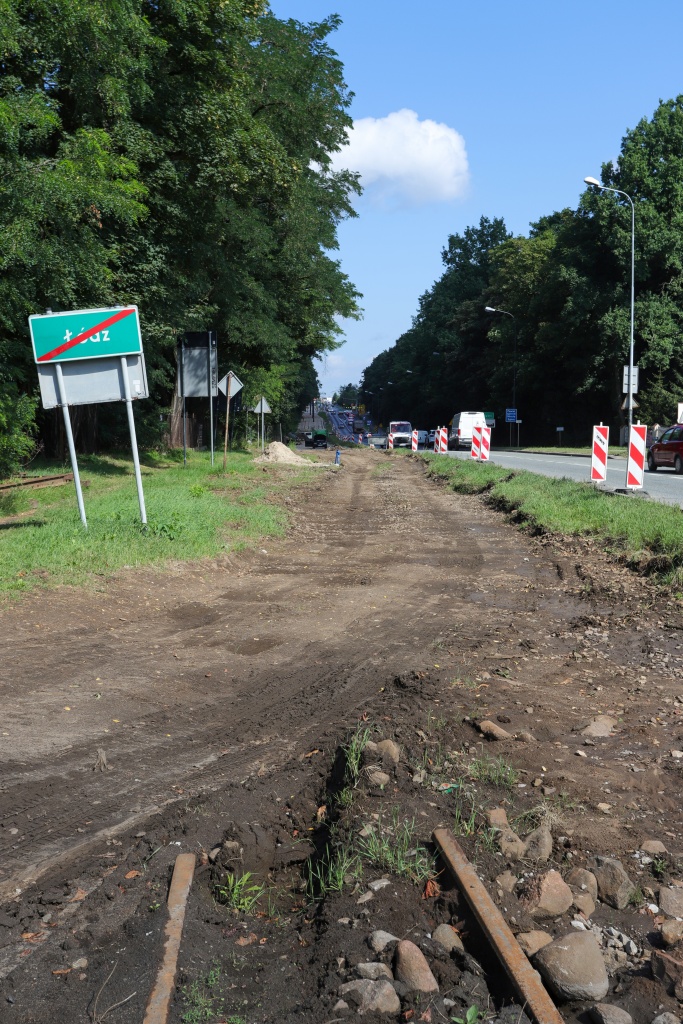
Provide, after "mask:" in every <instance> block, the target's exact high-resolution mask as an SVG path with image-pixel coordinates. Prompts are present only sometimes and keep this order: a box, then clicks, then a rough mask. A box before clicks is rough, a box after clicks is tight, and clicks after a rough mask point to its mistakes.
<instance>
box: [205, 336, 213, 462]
mask: <svg viewBox="0 0 683 1024" xmlns="http://www.w3.org/2000/svg"><path fill="white" fill-rule="evenodd" d="M212 341H213V334H212V332H211V331H209V347H208V348H207V350H206V358H207V361H208V367H207V370H208V381H209V388H208V391H209V444H210V446H211V465H212V466H213V388H212V386H211V385H212V384H213V381H212V379H211V371H212V370H213V365H212V363H213V360H212V359H211V342H212ZM214 344H215V342H214Z"/></svg>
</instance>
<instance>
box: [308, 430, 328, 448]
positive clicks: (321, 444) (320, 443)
mask: <svg viewBox="0 0 683 1024" xmlns="http://www.w3.org/2000/svg"><path fill="white" fill-rule="evenodd" d="M311 448H327V434H326V433H325V431H324V430H314V431H313V435H312V438H311Z"/></svg>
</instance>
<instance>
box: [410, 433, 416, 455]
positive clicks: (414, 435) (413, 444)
mask: <svg viewBox="0 0 683 1024" xmlns="http://www.w3.org/2000/svg"><path fill="white" fill-rule="evenodd" d="M410 447H411V449H412V450H413V451H414V452H416V451H417V430H414V431H413V438H412V441H411V445H410Z"/></svg>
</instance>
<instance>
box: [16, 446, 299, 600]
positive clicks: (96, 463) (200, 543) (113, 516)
mask: <svg viewBox="0 0 683 1024" xmlns="http://www.w3.org/2000/svg"><path fill="white" fill-rule="evenodd" d="M142 461H143V466H142V477H143V488H144V493H145V503H146V506H147V519H148V528H147V530H143V529H142V527H141V523H140V510H139V507H138V502H137V491H136V488H135V478H134V475H133V465H132V460H131V459H129V458H124V457H119V456H113V455H112V456H82V457H81V458H80V460H79V465H80V472H81V479H82V480H84V481H85V480H89V481H90V485H89V486H88V487H87V488H85V487H84V490H83V494H84V502H85V510H86V516H87V519H88V529H87V531H86V530H85V529H84V528H83V526H82V524H81V521H80V519H79V516H78V509H77V505H76V495H75V490H74V486H73V484H72V483H69V484H67V485H64V486H59V487H45V488H39V489H29V488H26V489H22V490H20V491H19V492H10V495H11V496H10V495H5V496H3V497H2V499H0V501H1V502H2V504H0V518H4V517H6V516H11V515H14V514H16V513H18V512H25V510H26V509H29V510H30V511H29V512H28V513H27V514H23V515H19V516H17V517H16V518H15V519H13V520H11V521H7V520H5V522H4V524H0V591H17V590H19V591H21V590H26V589H30V588H31V587H33V586H37V585H50V584H64V583H66V584H72V585H73V584H76V585H80V584H85V583H88V582H92V581H93V580H96V578H97V577H98V576H107V575H109V574H110V573H112V572H114V571H115V570H117V569H120V568H122V567H130V566H135V567H137V566H143V565H151V564H164V563H167V562H169V561H179V560H189V559H195V558H202V557H206V556H215V555H217V554H219V553H220V552H224V551H235V550H239V549H240V548H243V547H245V546H248V545H250V544H254V543H256V542H257V541H258V540H259V539H261V538H263V537H268V536H281V535H282V534H283V532H284V528H285V525H286V514H285V512H284V510H283V508H282V507H281V506H280V505H278V503H277V498H278V496H279V495H280V494H282V493H283V492H285V491H286V490H288V489H289V488H291V486H292V485H293V484H298V483H300V482H302V481H307V480H310V479H311V478H312V474H313V472H314V471H313V470H308V469H301V470H299V469H296V468H289V469H287V470H286V471H285V473H283V472H282V471H281V469H280V467H279V466H268V467H267V469H268V473H264V472H263V467H262V466H260V465H254V463H253V460H252V456H251V454H250V453H248V452H237V453H231V455H230V457H229V461H228V469H227V473H226V475H225V476H224V475H223V471H222V465H221V460H220V458H218V459H217V460H216V465H215V466H213V467H212V466H211V463H210V458H209V455H208V453H203V452H188V464H187V467H183V463H182V455H180V457H178V454H177V453H175V452H170V453H164V454H156V453H147V454H145V455H144V457H143V460H142ZM66 469H68V467H64V466H62V465H56V464H54V463H53V464H51V465H48V464H47V463H43V465H42V466H41V467H40V468H39V469H38V470H36V469H35V468H33V467H32V473H40V474H43V475H50V474H54V473H59V472H64V471H65V470H66Z"/></svg>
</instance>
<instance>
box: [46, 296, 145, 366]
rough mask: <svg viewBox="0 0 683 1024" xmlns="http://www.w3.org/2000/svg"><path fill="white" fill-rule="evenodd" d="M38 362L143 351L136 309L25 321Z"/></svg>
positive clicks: (84, 311)
mask: <svg viewBox="0 0 683 1024" xmlns="http://www.w3.org/2000/svg"><path fill="white" fill-rule="evenodd" d="M28 323H29V329H30V331H31V343H32V345H33V354H34V356H35V360H36V362H37V363H61V362H64V361H66V360H68V359H102V358H103V357H104V356H128V355H136V354H138V353H140V352H142V338H141V336H140V321H139V319H138V307H137V306H119V307H118V308H115V309H78V310H75V311H73V312H69V313H47V314H46V315H45V316H30V317H29V318H28Z"/></svg>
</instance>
